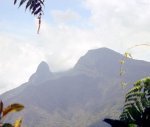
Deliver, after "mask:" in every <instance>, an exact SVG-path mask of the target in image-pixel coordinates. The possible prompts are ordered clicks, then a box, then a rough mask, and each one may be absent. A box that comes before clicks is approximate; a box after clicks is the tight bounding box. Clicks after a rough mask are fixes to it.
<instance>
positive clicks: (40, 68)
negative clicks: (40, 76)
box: [36, 61, 50, 73]
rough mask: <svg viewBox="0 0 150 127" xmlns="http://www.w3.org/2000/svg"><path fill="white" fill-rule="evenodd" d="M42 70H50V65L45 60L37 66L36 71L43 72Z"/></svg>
mask: <svg viewBox="0 0 150 127" xmlns="http://www.w3.org/2000/svg"><path fill="white" fill-rule="evenodd" d="M41 72H44V73H45V72H50V70H49V66H48V64H47V63H46V62H45V61H42V62H41V63H40V64H39V65H38V67H37V70H36V73H41Z"/></svg>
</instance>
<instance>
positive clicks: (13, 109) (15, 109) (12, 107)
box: [3, 103, 24, 117]
mask: <svg viewBox="0 0 150 127" xmlns="http://www.w3.org/2000/svg"><path fill="white" fill-rule="evenodd" d="M23 108H24V106H23V105H21V104H17V103H16V104H11V105H9V106H8V107H7V108H5V109H4V110H3V117H4V116H6V115H7V114H8V113H11V112H19V111H21V110H22V109H23Z"/></svg>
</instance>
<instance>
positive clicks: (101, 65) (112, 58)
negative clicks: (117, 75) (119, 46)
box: [74, 47, 123, 75]
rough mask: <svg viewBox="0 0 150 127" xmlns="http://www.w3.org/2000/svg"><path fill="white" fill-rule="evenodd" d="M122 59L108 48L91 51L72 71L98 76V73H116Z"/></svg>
mask: <svg viewBox="0 0 150 127" xmlns="http://www.w3.org/2000/svg"><path fill="white" fill-rule="evenodd" d="M122 57H123V56H122V55H121V54H119V53H117V52H115V51H113V50H111V49H109V48H105V47H104V48H99V49H92V50H89V51H88V52H87V53H86V54H85V55H84V56H82V57H81V58H80V59H79V61H78V63H77V64H76V65H75V68H74V69H75V70H78V71H82V72H84V73H88V74H89V73H91V74H92V75H99V73H100V72H106V73H111V72H116V70H118V68H119V67H120V66H119V61H120V60H121V59H122ZM110 65H111V66H110Z"/></svg>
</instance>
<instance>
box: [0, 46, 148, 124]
mask: <svg viewBox="0 0 150 127" xmlns="http://www.w3.org/2000/svg"><path fill="white" fill-rule="evenodd" d="M122 58H123V55H121V54H119V53H117V52H115V51H113V50H111V49H108V48H100V49H95V50H90V51H88V52H87V54H86V55H85V56H82V57H81V58H80V59H79V61H78V62H77V64H76V65H75V66H74V68H72V69H70V70H69V71H67V72H64V73H57V74H56V73H52V72H51V71H50V69H49V67H48V64H47V63H46V62H41V63H40V65H39V66H38V68H37V71H36V72H35V73H34V74H33V75H32V76H31V78H30V79H29V81H28V82H27V83H24V84H23V85H21V86H20V87H18V88H16V89H13V90H11V91H8V92H6V93H5V94H3V95H2V98H3V101H4V103H5V104H6V105H7V104H10V103H14V102H19V103H22V104H24V105H25V110H24V111H22V112H21V113H18V114H17V115H15V116H14V114H13V115H12V116H10V117H9V119H8V120H13V119H15V118H16V117H17V116H23V118H24V127H29V126H30V127H31V126H32V127H34V126H36V127H48V126H51V127H66V126H69V127H97V125H100V126H102V127H108V126H109V125H107V124H105V123H103V122H102V119H104V118H105V117H109V118H112V117H113V118H118V116H119V114H120V113H121V110H122V106H123V101H124V93H125V92H126V90H127V89H128V88H130V87H131V86H128V87H127V88H126V89H125V90H124V89H123V88H122V87H121V85H120V82H121V80H124V81H128V82H129V83H130V84H131V83H133V82H135V81H136V80H138V79H141V78H143V77H146V76H149V75H150V63H149V62H145V61H140V60H134V59H128V60H126V61H125V66H124V69H125V71H126V73H125V75H124V76H123V77H120V76H119V71H120V64H119V61H120V60H121V59H122Z"/></svg>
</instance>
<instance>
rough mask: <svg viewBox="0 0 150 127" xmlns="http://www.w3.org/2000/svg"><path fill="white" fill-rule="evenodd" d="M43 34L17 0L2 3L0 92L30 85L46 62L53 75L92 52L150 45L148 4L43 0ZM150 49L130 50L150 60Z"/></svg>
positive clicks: (114, 0) (116, 0)
mask: <svg viewBox="0 0 150 127" xmlns="http://www.w3.org/2000/svg"><path fill="white" fill-rule="evenodd" d="M44 11H45V14H44V16H43V20H42V27H41V30H40V34H39V35H37V34H36V30H37V20H36V18H34V17H33V16H32V15H30V13H29V12H28V11H26V12H25V10H24V7H22V8H19V9H18V7H17V6H13V0H1V4H0V93H2V92H4V91H6V90H9V89H12V88H14V87H17V86H19V85H20V84H22V83H24V82H26V81H28V78H29V77H30V75H31V74H32V73H34V72H35V70H36V68H37V66H38V64H39V63H40V62H41V61H42V60H44V61H46V62H47V63H48V64H49V66H50V69H51V70H52V71H53V72H56V71H63V70H66V69H69V68H71V67H73V66H74V64H75V63H76V62H77V60H78V59H79V57H80V56H82V55H84V54H85V53H86V52H87V51H88V50H89V49H95V48H100V47H108V48H111V49H113V50H115V51H118V52H120V53H124V52H125V51H126V50H127V49H128V48H130V47H132V46H134V45H138V44H150V0H45V9H44ZM149 49H150V48H148V47H144V46H143V47H140V48H136V49H133V50H132V51H131V53H132V55H133V57H134V58H136V59H143V60H146V61H150V52H149Z"/></svg>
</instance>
